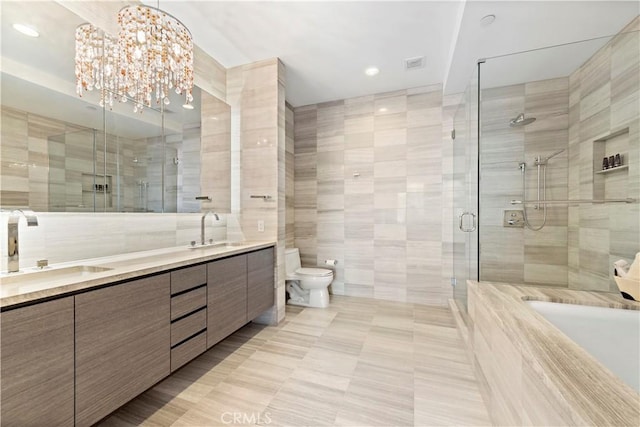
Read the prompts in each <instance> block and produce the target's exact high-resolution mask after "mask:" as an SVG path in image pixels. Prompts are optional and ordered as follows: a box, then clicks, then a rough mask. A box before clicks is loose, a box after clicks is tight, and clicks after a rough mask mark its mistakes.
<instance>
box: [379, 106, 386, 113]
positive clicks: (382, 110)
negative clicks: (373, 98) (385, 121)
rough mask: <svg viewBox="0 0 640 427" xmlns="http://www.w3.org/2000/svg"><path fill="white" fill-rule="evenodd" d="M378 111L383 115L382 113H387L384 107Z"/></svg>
mask: <svg viewBox="0 0 640 427" xmlns="http://www.w3.org/2000/svg"><path fill="white" fill-rule="evenodd" d="M378 111H379V112H381V113H384V112H386V111H387V108H386V107H380V108H378Z"/></svg>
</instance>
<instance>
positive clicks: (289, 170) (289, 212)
mask: <svg viewBox="0 0 640 427" xmlns="http://www.w3.org/2000/svg"><path fill="white" fill-rule="evenodd" d="M285 108H286V110H285V140H286V142H285V178H286V181H285V205H286V214H285V218H286V220H285V243H286V247H288V248H292V247H294V244H295V240H294V239H295V208H294V195H295V189H294V184H295V181H294V164H295V163H294V161H295V156H294V150H295V147H294V121H293V117H294V114H293V107H291V105H289V104H288V103H286V104H285Z"/></svg>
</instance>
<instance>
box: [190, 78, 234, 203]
mask: <svg viewBox="0 0 640 427" xmlns="http://www.w3.org/2000/svg"><path fill="white" fill-rule="evenodd" d="M201 93H202V98H201V105H202V115H201V137H200V138H201V147H202V148H201V150H200V153H199V154H200V157H199V159H194V160H197V161H198V171H199V172H200V173H199V179H200V182H199V184H200V185H199V191H200V195H204V196H210V197H211V202H204V203H202V208H203V209H212V210H213V211H215V212H231V145H230V140H231V107H230V106H229V105H228V104H226V103H225V102H223V101H221V100H219V99H218V98H216V97H215V96H212V95H209V94H208V93H205V92H204V91H201ZM192 173H193V172H192Z"/></svg>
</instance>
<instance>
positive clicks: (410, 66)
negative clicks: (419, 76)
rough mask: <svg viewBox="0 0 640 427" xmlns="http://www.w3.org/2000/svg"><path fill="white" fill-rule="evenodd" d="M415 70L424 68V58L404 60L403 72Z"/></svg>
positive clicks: (417, 57)
mask: <svg viewBox="0 0 640 427" xmlns="http://www.w3.org/2000/svg"><path fill="white" fill-rule="evenodd" d="M417 68H424V56H416V57H414V58H407V59H405V60H404V69H405V70H415V69H417Z"/></svg>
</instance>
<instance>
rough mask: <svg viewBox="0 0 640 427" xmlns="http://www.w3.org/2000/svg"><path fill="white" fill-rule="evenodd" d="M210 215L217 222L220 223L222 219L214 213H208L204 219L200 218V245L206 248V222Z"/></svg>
mask: <svg viewBox="0 0 640 427" xmlns="http://www.w3.org/2000/svg"><path fill="white" fill-rule="evenodd" d="M208 215H213V216H214V217H215V219H216V221H220V217H219V216H218V214H217V213H215V212H212V211H206V212H205V213H204V214H203V215H202V218H200V243H201V244H202V245H203V246H204V244H205V229H206V227H205V224H206V222H205V220H206V218H207V216H208Z"/></svg>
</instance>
